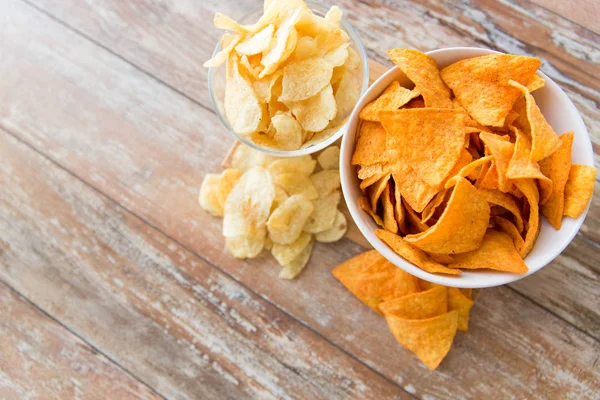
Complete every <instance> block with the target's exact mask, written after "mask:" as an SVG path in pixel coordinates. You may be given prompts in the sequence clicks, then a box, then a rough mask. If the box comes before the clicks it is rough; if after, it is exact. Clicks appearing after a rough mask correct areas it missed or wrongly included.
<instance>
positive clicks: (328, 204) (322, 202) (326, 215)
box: [304, 190, 342, 233]
mask: <svg viewBox="0 0 600 400" xmlns="http://www.w3.org/2000/svg"><path fill="white" fill-rule="evenodd" d="M341 197H342V195H341V193H340V191H339V190H336V191H334V192H333V193H330V194H328V195H327V196H325V197H319V198H318V199H316V200H314V201H313V202H314V205H315V209H314V211H313V213H312V214H311V215H310V217H308V221H307V222H306V225H305V226H304V232H308V233H319V232H323V231H326V230H329V229H331V228H332V227H333V223H334V222H335V217H336V214H337V206H338V204H339V203H340V199H341Z"/></svg>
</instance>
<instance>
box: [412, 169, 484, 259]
mask: <svg viewBox="0 0 600 400" xmlns="http://www.w3.org/2000/svg"><path fill="white" fill-rule="evenodd" d="M489 219H490V207H489V206H488V204H487V202H486V201H485V200H484V199H483V197H481V195H480V194H479V192H478V190H477V189H475V187H474V186H473V185H471V183H470V182H469V181H467V180H466V179H460V180H459V181H458V182H457V183H456V186H455V187H454V190H453V192H452V195H451V196H450V200H449V201H448V205H447V206H446V209H445V210H444V212H443V213H442V215H441V217H440V219H439V220H438V222H437V223H436V224H435V225H434V226H432V227H431V228H429V229H428V230H427V231H425V232H422V233H420V234H416V235H408V236H406V238H405V240H406V241H407V242H408V243H410V244H412V245H413V246H415V247H417V248H419V249H421V250H423V251H427V252H431V253H446V254H456V253H464V252H467V251H471V250H474V249H476V248H477V247H479V244H480V243H481V241H482V240H483V236H484V235H485V231H486V229H487V226H488V222H489Z"/></svg>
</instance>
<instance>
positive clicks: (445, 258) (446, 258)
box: [427, 253, 454, 265]
mask: <svg viewBox="0 0 600 400" xmlns="http://www.w3.org/2000/svg"><path fill="white" fill-rule="evenodd" d="M427 255H428V256H429V257H431V258H432V260H433V261H435V262H439V263H440V264H444V265H448V264H451V263H453V262H454V257H453V256H451V255H450V254H437V253H427Z"/></svg>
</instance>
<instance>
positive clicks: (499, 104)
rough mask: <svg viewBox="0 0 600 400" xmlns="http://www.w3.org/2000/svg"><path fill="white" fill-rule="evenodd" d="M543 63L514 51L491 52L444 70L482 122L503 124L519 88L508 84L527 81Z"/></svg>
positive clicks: (444, 75)
mask: <svg viewBox="0 0 600 400" xmlns="http://www.w3.org/2000/svg"><path fill="white" fill-rule="evenodd" d="M540 65H541V62H540V60H538V59H537V58H533V57H525V56H514V55H511V54H489V55H485V56H480V57H473V58H468V59H465V60H461V61H457V62H455V63H454V64H451V65H449V66H447V67H446V68H444V69H442V71H441V72H440V74H441V77H442V79H443V81H444V82H445V83H446V84H447V85H448V86H449V87H450V89H452V91H453V92H454V95H455V96H456V98H457V99H458V101H459V102H460V104H461V105H462V106H463V107H464V108H465V109H466V110H467V112H468V113H469V115H470V116H471V117H472V118H474V119H475V120H476V121H477V122H478V123H480V124H481V125H485V126H492V127H502V126H504V120H505V118H506V116H507V115H508V113H509V112H510V110H511V109H512V107H513V104H514V103H515V101H516V100H517V98H518V97H519V91H518V90H516V89H515V88H514V87H512V86H510V85H509V84H508V81H509V80H511V79H512V80H514V81H517V82H519V83H522V84H527V83H528V82H529V81H530V80H531V78H532V77H533V76H534V74H535V72H536V71H537V69H538V68H539V67H540Z"/></svg>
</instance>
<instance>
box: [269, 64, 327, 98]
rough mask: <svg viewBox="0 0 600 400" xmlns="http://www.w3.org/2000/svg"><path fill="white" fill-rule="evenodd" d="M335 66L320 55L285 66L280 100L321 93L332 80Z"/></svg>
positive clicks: (307, 96)
mask: <svg viewBox="0 0 600 400" xmlns="http://www.w3.org/2000/svg"><path fill="white" fill-rule="evenodd" d="M332 73H333V66H332V65H331V64H330V63H328V62H327V61H325V60H324V59H322V58H320V57H312V58H307V59H305V60H302V61H297V62H294V63H291V64H288V65H286V66H285V67H284V68H283V82H282V85H283V86H282V87H283V92H282V93H281V96H279V101H282V102H284V103H285V102H286V101H300V100H306V99H308V98H309V97H313V96H314V95H316V94H317V93H319V92H320V91H321V90H322V89H323V88H325V86H327V85H329V82H330V81H331V74H332Z"/></svg>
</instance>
